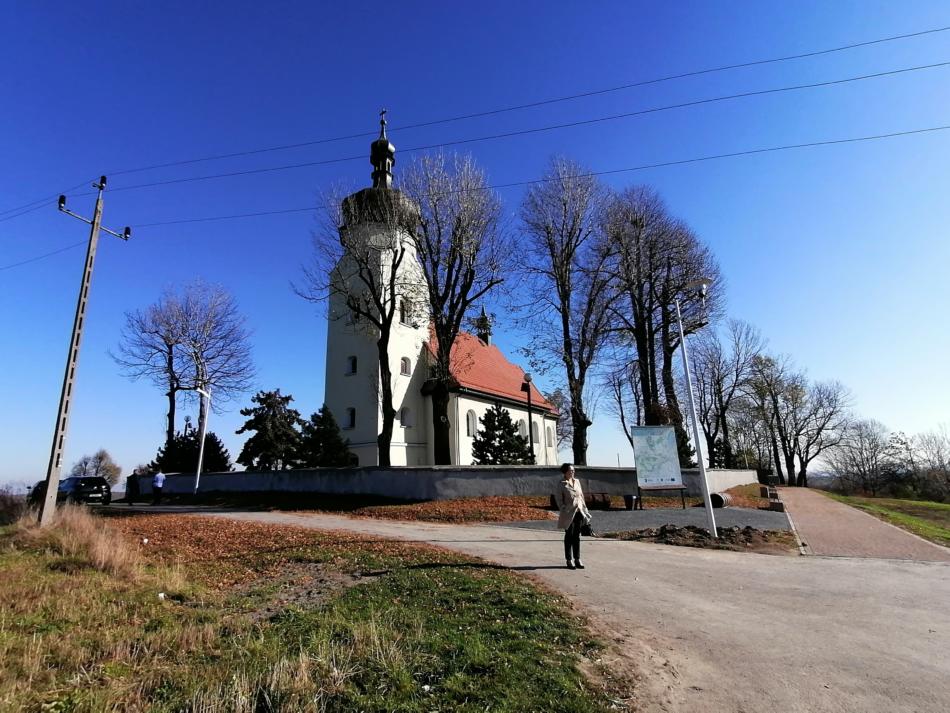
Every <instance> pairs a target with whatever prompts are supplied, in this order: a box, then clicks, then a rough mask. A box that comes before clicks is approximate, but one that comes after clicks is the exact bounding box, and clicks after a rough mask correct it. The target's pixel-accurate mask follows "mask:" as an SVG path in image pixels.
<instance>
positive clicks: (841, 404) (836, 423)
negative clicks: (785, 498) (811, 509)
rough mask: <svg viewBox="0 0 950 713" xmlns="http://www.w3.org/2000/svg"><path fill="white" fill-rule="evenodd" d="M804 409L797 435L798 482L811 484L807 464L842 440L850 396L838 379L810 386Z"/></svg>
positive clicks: (801, 484)
mask: <svg viewBox="0 0 950 713" xmlns="http://www.w3.org/2000/svg"><path fill="white" fill-rule="evenodd" d="M803 406H804V408H803V409H802V411H801V412H800V413H799V414H797V416H798V418H797V420H796V424H795V425H796V435H797V449H796V455H797V456H798V478H797V480H796V483H795V484H796V485H798V486H800V487H807V486H808V466H809V465H810V464H811V463H812V461H814V460H815V459H816V458H818V457H819V456H820V455H821V454H822V453H824V452H825V451H827V450H829V449H833V448H835V447H836V446H837V445H838V444H839V443H841V440H842V438H843V437H844V434H845V433H846V432H847V427H848V424H849V423H850V415H849V411H848V410H849V408H850V406H851V396H850V394H849V393H848V390H847V389H846V388H845V387H844V385H843V384H841V383H840V382H837V381H825V382H819V383H813V384H810V385H809V386H808V390H807V392H806V398H805V403H804V405H803Z"/></svg>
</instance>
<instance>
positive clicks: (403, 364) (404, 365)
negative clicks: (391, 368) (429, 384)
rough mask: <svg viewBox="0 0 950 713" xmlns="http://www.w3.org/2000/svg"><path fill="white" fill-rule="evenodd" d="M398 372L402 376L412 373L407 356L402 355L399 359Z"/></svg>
mask: <svg viewBox="0 0 950 713" xmlns="http://www.w3.org/2000/svg"><path fill="white" fill-rule="evenodd" d="M399 373H400V374H402V375H403V376H409V375H411V374H412V363H411V362H410V361H409V357H403V358H402V359H400V360H399Z"/></svg>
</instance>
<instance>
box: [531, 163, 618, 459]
mask: <svg viewBox="0 0 950 713" xmlns="http://www.w3.org/2000/svg"><path fill="white" fill-rule="evenodd" d="M604 201H605V193H604V189H603V188H602V187H601V185H600V184H599V183H598V181H597V180H596V179H595V178H594V177H593V176H591V175H590V171H589V170H588V169H585V168H583V167H582V166H580V165H578V164H576V163H573V162H571V161H568V160H566V159H563V158H555V159H552V161H551V163H550V166H549V167H548V170H547V173H546V174H545V176H544V181H543V182H542V183H538V184H535V185H534V186H533V187H532V188H530V189H529V190H528V192H527V194H526V195H525V198H524V201H523V202H522V205H521V221H522V226H523V228H522V232H523V235H524V236H525V238H526V240H525V241H524V252H523V253H522V258H523V260H522V261H521V269H522V271H523V274H524V275H525V277H526V278H527V279H526V281H525V287H526V289H527V290H528V291H529V294H530V296H531V302H532V307H531V308H530V309H529V313H528V315H527V318H526V319H525V320H524V322H525V324H526V325H528V326H529V327H530V328H531V331H532V334H533V337H534V339H533V342H532V347H531V348H530V356H531V357H532V361H533V362H534V364H539V365H542V368H543V367H547V366H549V365H550V364H551V362H552V361H554V362H560V365H561V366H562V367H563V369H564V375H565V379H566V384H567V390H568V393H569V397H570V415H571V425H572V434H573V435H572V443H571V446H572V450H573V458H574V463H579V464H581V465H583V464H586V463H587V429H588V428H589V427H590V425H591V424H592V423H593V422H592V420H591V416H590V414H591V408H590V405H589V404H588V403H587V402H586V399H585V397H586V394H585V389H586V388H587V386H588V375H589V373H590V370H591V369H592V368H593V367H594V365H595V363H596V362H597V360H598V357H599V356H600V353H601V351H602V349H603V347H604V344H605V343H606V341H607V337H608V336H609V328H610V312H609V310H608V305H609V304H610V301H611V296H610V295H611V290H610V288H611V284H612V281H611V275H610V272H609V270H608V269H607V263H608V260H609V246H608V243H607V241H606V240H605V238H604V233H603V230H602V228H603V210H604Z"/></svg>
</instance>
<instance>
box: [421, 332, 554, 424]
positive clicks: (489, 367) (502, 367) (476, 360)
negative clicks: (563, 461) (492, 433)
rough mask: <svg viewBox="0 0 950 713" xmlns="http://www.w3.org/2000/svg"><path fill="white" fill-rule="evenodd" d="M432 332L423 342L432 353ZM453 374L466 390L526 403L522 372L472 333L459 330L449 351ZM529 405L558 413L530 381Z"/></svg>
mask: <svg viewBox="0 0 950 713" xmlns="http://www.w3.org/2000/svg"><path fill="white" fill-rule="evenodd" d="M434 343H435V335H434V334H432V336H431V340H430V343H428V344H426V346H427V347H428V348H429V351H430V353H434V349H433V348H432V345H433V344H434ZM450 358H451V363H452V376H453V377H454V379H455V380H456V381H457V382H458V385H459V386H461V387H462V388H465V389H471V390H472V391H477V392H480V393H482V394H485V395H486V396H502V397H504V398H507V399H512V400H514V401H521V402H523V403H525V405H527V403H528V395H527V393H526V392H525V391H522V388H521V386H522V384H523V383H524V371H523V370H522V369H521V368H520V367H517V366H515V365H514V364H512V363H511V362H510V361H508V360H507V359H506V358H505V355H504V354H502V353H501V350H500V349H499V348H498V347H496V346H494V345H493V344H485V342H483V341H482V340H481V339H479V338H478V337H476V336H475V335H474V334H468V333H467V332H460V333H459V335H458V337H456V339H455V344H453V345H452V354H451V357H450ZM531 406H532V408H537V409H538V410H543V411H549V412H551V413H552V414H556V413H557V408H555V406H554V405H553V404H552V403H550V402H549V401H547V399H545V398H544V397H543V396H542V395H541V392H540V391H538V389H537V387H536V386H535V385H534V384H533V383H532V384H531Z"/></svg>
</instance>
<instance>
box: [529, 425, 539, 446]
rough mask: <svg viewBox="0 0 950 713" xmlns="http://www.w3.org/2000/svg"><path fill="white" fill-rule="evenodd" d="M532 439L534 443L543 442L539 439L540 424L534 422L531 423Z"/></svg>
mask: <svg viewBox="0 0 950 713" xmlns="http://www.w3.org/2000/svg"><path fill="white" fill-rule="evenodd" d="M531 441H532V442H533V443H541V441H539V440H538V424H536V423H534V422H532V423H531Z"/></svg>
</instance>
